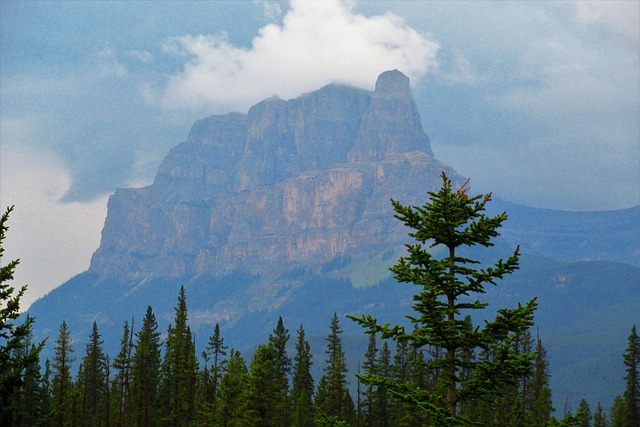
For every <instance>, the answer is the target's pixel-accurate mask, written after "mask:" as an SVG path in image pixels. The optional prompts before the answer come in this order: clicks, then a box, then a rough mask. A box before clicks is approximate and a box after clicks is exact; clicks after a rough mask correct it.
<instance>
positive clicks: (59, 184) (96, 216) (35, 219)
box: [0, 120, 107, 310]
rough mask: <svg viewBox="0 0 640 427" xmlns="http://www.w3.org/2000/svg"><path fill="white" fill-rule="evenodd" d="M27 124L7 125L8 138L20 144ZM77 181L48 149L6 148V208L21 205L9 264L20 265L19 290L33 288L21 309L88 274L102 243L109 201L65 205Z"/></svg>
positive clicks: (0, 180)
mask: <svg viewBox="0 0 640 427" xmlns="http://www.w3.org/2000/svg"><path fill="white" fill-rule="evenodd" d="M25 125H28V123H25V122H12V121H4V120H3V121H2V135H3V137H4V136H12V139H13V140H14V141H20V140H23V138H22V137H25V138H28V137H29V136H28V135H24V134H23V135H22V137H21V136H20V135H19V133H22V132H23V131H20V130H19V129H24V126H25ZM70 185H71V178H70V176H69V174H68V172H67V170H66V168H65V166H64V162H63V160H62V159H61V158H60V157H59V156H57V155H56V154H55V153H53V152H51V151H49V150H46V149H44V148H43V147H38V148H36V147H33V146H32V147H29V146H25V145H15V144H7V143H4V142H3V144H2V152H1V157H0V194H1V195H2V197H1V200H0V207H1V208H2V210H3V211H4V209H5V208H6V207H7V206H10V205H15V209H14V211H13V212H12V213H11V216H10V218H9V227H10V230H9V232H8V233H7V239H6V241H5V242H4V247H5V249H6V252H5V254H4V257H3V261H7V260H13V259H18V258H19V259H20V264H19V265H18V267H17V268H16V272H15V279H14V282H13V283H14V286H15V287H16V288H18V287H21V286H22V285H25V284H28V285H29V287H28V290H27V293H26V294H25V295H24V297H23V299H22V300H21V306H20V308H21V309H22V310H26V309H27V308H28V307H29V306H30V305H31V303H32V302H33V301H35V300H36V299H38V298H40V297H41V296H43V295H44V294H45V293H47V292H48V291H49V290H50V289H52V288H54V287H55V286H57V285H59V284H60V283H62V282H64V281H65V280H67V279H69V278H71V277H73V276H75V275H76V274H78V273H80V272H82V271H84V270H86V269H87V268H88V267H89V260H90V257H91V254H92V253H93V251H95V249H97V247H98V245H99V243H100V230H101V228H102V225H103V223H104V218H105V215H106V207H107V204H106V202H107V198H106V196H104V197H100V198H98V199H96V200H94V201H92V202H90V203H78V202H73V203H66V204H60V203H58V200H59V199H60V198H61V197H62V196H63V195H64V194H65V193H66V192H67V190H68V188H69V186H70Z"/></svg>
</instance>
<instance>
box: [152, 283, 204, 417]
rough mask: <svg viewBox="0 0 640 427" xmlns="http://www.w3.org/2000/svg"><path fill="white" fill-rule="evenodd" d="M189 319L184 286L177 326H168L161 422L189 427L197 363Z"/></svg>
mask: <svg viewBox="0 0 640 427" xmlns="http://www.w3.org/2000/svg"><path fill="white" fill-rule="evenodd" d="M187 319H188V313H187V300H186V295H185V290H184V287H181V288H180V294H179V295H178V304H177V306H176V307H175V318H174V322H175V326H172V325H169V330H168V332H167V341H166V351H165V357H164V362H163V365H162V379H161V383H160V391H159V397H160V399H161V405H162V411H163V414H162V419H163V421H164V422H165V423H166V424H168V425H174V426H182V425H189V424H190V423H191V422H192V421H193V420H195V409H196V405H195V400H196V385H197V372H198V362H197V359H196V353H195V344H194V342H193V337H192V335H191V328H190V327H189V326H188V325H187Z"/></svg>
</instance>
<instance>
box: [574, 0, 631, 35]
mask: <svg viewBox="0 0 640 427" xmlns="http://www.w3.org/2000/svg"><path fill="white" fill-rule="evenodd" d="M573 4H574V6H575V8H576V17H577V18H578V21H579V22H581V23H583V24H587V25H588V24H600V25H604V26H606V27H608V28H611V29H613V30H614V31H616V32H619V33H622V34H624V35H626V36H628V37H630V38H632V39H633V40H635V41H636V42H637V41H638V38H639V37H640V1H637V0H625V1H621V0H617V1H612V0H599V1H598V0H589V1H574V2H573Z"/></svg>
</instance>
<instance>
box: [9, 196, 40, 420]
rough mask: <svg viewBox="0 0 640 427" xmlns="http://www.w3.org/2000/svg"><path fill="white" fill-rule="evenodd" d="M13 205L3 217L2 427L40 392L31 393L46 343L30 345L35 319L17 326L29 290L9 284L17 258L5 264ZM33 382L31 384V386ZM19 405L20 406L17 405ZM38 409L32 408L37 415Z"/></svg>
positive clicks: (29, 318)
mask: <svg viewBox="0 0 640 427" xmlns="http://www.w3.org/2000/svg"><path fill="white" fill-rule="evenodd" d="M12 211H13V206H11V207H8V208H7V210H6V211H5V212H4V213H3V214H2V217H0V424H2V421H4V420H10V419H12V418H13V416H14V415H15V413H16V411H21V410H23V409H21V408H20V406H23V407H24V405H26V403H25V402H24V399H26V398H27V395H26V394H24V393H27V394H31V393H33V392H36V391H35V390H30V389H29V388H30V387H31V388H33V387H34V386H37V384H33V381H36V383H37V382H38V380H37V379H36V378H34V377H33V376H31V377H29V375H33V374H34V372H33V370H34V366H37V364H38V362H39V358H40V350H41V349H42V347H43V346H44V342H42V343H40V344H37V345H32V343H31V342H30V337H31V331H32V328H33V322H34V319H33V318H32V317H30V316H27V318H26V320H25V321H24V323H22V324H21V325H15V324H14V323H13V321H14V320H16V319H17V318H18V316H19V315H20V299H21V298H22V296H23V295H24V293H25V292H26V290H27V285H24V286H22V287H21V288H20V289H19V290H18V292H17V293H16V292H15V288H14V287H13V286H11V285H10V284H9V283H8V282H10V281H12V280H13V275H14V272H15V268H16V267H17V265H18V264H19V263H20V260H18V259H16V260H13V261H10V262H8V263H7V264H6V265H3V263H2V257H3V255H4V251H5V249H4V244H3V243H4V239H5V237H6V232H7V231H8V230H9V226H8V225H7V221H8V219H9V214H10V213H11V212H12ZM30 383H31V384H30ZM16 405H18V406H16ZM35 409H36V408H34V407H32V408H31V413H32V414H33V413H34V410H35Z"/></svg>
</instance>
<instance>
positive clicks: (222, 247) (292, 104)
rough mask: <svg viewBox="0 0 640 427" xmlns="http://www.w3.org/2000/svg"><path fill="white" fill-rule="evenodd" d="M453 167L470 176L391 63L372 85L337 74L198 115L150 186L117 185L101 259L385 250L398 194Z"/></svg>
mask: <svg viewBox="0 0 640 427" xmlns="http://www.w3.org/2000/svg"><path fill="white" fill-rule="evenodd" d="M442 170H447V173H448V174H449V175H450V176H452V178H454V180H455V179H457V178H459V177H458V175H457V174H456V173H455V172H454V171H452V170H451V169H450V168H449V167H447V166H446V165H444V164H442V163H440V162H438V161H437V160H435V159H434V158H433V157H432V153H431V147H430V144H429V139H428V138H427V135H426V134H425V132H424V130H423V129H422V123H421V121H420V115H419V113H418V111H417V108H416V105H415V103H414V101H413V96H412V93H411V88H410V85H409V78H408V77H406V76H405V75H404V74H402V73H401V72H400V71H397V70H393V71H388V72H385V73H382V74H381V75H380V77H379V78H378V81H377V83H376V89H375V91H374V92H370V91H366V90H362V89H357V88H353V87H347V86H340V85H329V86H325V87H324V88H321V89H319V90H317V91H315V92H311V93H307V94H305V95H302V96H300V97H298V98H295V99H291V100H283V99H280V98H277V97H272V98H269V99H266V100H264V101H262V102H259V103H258V104H256V105H255V106H253V107H252V108H251V109H249V111H248V113H247V114H238V113H234V114H227V115H222V116H210V117H207V118H205V119H202V120H199V121H197V122H196V123H195V124H194V126H193V128H192V129H191V132H190V133H189V136H188V138H187V140H186V141H184V142H182V143H181V144H179V145H178V146H176V147H175V148H174V149H172V150H171V152H170V153H169V154H168V155H167V157H166V158H165V159H164V161H163V162H162V164H161V166H160V168H159V171H158V175H157V176H156V179H155V181H154V183H153V184H152V185H151V186H149V187H145V188H140V189H121V190H119V191H117V192H116V194H114V195H113V196H112V197H111V198H110V200H109V206H108V214H107V219H106V221H105V227H104V229H103V237H102V242H101V245H100V248H99V249H98V250H97V251H96V253H95V254H94V256H93V258H92V261H91V267H90V271H91V272H93V273H97V274H98V276H100V277H108V276H115V277H118V278H119V279H125V280H140V279H142V278H145V277H150V276H165V277H194V276H202V275H205V276H206V275H210V276H219V275H224V274H229V273H231V272H233V271H238V270H241V271H248V272H250V273H251V274H258V275H261V276H262V275H271V276H273V275H274V274H275V275H278V274H281V273H284V272H286V271H289V270H291V269H295V268H303V269H308V270H314V269H318V268H322V266H323V265H324V264H326V263H328V262H331V260H334V259H335V258H339V257H341V256H347V255H348V256H363V257H369V256H375V254H376V253H378V252H380V251H381V250H382V249H381V248H383V247H385V246H388V243H390V242H392V241H393V242H395V241H400V240H402V239H403V238H404V233H403V231H402V228H401V226H400V225H399V224H398V223H397V221H396V220H395V219H394V218H393V212H392V210H391V206H390V204H389V198H390V197H394V198H396V199H398V200H403V201H404V202H406V203H412V202H413V201H415V200H416V197H421V196H423V195H424V193H425V191H426V190H427V189H435V188H437V186H438V185H439V184H440V178H439V174H440V173H441V172H442ZM460 179H461V178H460Z"/></svg>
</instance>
